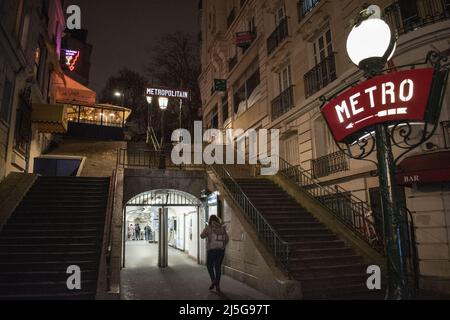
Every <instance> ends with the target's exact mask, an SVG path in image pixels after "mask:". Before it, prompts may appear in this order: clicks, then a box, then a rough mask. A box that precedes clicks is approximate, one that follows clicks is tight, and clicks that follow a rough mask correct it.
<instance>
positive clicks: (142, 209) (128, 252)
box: [122, 189, 206, 268]
mask: <svg viewBox="0 0 450 320" xmlns="http://www.w3.org/2000/svg"><path fill="white" fill-rule="evenodd" d="M205 225H206V210H205V205H204V204H203V203H202V202H201V201H200V200H199V199H197V198H196V197H195V196H193V195H191V194H189V193H186V192H182V191H178V190H169V189H161V190H153V191H149V192H144V193H142V194H140V195H138V196H136V197H134V198H133V199H131V200H130V201H129V202H128V203H127V204H126V206H125V210H124V221H123V226H124V228H123V239H124V241H123V261H122V266H123V267H128V266H129V265H133V266H138V267H145V265H147V264H151V265H153V266H154V265H155V263H157V265H158V267H159V268H166V267H168V266H169V262H170V261H169V256H170V254H169V252H174V250H176V251H178V252H177V253H179V252H181V253H183V254H184V255H185V257H186V258H190V259H194V260H196V261H197V263H199V264H204V263H205V262H206V248H205V246H204V243H203V242H202V241H201V240H200V233H201V231H202V230H203V228H204V226H205ZM155 255H156V257H155Z"/></svg>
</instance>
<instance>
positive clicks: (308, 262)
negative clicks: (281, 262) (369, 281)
mask: <svg viewBox="0 0 450 320" xmlns="http://www.w3.org/2000/svg"><path fill="white" fill-rule="evenodd" d="M362 262H363V261H362V258H361V257H360V256H358V255H355V254H353V253H351V254H349V255H342V256H334V255H332V256H323V257H298V256H297V257H291V258H290V259H289V265H290V266H292V267H295V268H309V267H320V266H336V265H350V264H358V263H362Z"/></svg>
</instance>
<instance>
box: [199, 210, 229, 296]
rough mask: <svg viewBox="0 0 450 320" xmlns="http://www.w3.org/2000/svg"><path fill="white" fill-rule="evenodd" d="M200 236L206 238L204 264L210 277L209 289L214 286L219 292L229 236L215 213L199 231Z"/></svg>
mask: <svg viewBox="0 0 450 320" xmlns="http://www.w3.org/2000/svg"><path fill="white" fill-rule="evenodd" d="M200 237H201V238H202V239H206V250H207V257H206V266H207V268H208V273H209V276H210V277H211V286H210V287H209V290H213V289H214V287H216V290H217V292H220V279H221V276H222V263H223V259H224V257H225V248H226V246H227V244H228V242H229V237H228V234H227V231H226V229H225V226H224V225H223V223H222V221H221V220H220V218H219V217H218V216H216V215H212V216H211V217H209V221H208V225H207V226H206V228H205V229H204V230H203V232H202V233H201V235H200Z"/></svg>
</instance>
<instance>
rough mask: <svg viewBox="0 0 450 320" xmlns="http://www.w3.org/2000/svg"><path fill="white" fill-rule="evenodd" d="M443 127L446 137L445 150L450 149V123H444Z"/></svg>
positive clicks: (442, 123)
mask: <svg viewBox="0 0 450 320" xmlns="http://www.w3.org/2000/svg"><path fill="white" fill-rule="evenodd" d="M441 127H442V133H443V136H444V147H445V149H450V121H442V122H441Z"/></svg>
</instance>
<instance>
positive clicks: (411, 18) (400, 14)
mask: <svg viewBox="0 0 450 320" xmlns="http://www.w3.org/2000/svg"><path fill="white" fill-rule="evenodd" d="M384 14H385V19H386V21H387V23H388V24H389V25H390V26H391V27H392V28H393V29H394V30H397V32H398V34H399V35H401V34H405V33H407V32H410V31H414V30H416V29H418V28H421V27H424V26H426V25H428V24H432V23H435V22H439V21H442V20H446V19H449V18H450V1H448V0H411V1H407V2H406V1H403V2H400V1H398V2H395V3H393V4H392V5H390V6H388V7H387V8H386V9H385V11H384Z"/></svg>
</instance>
